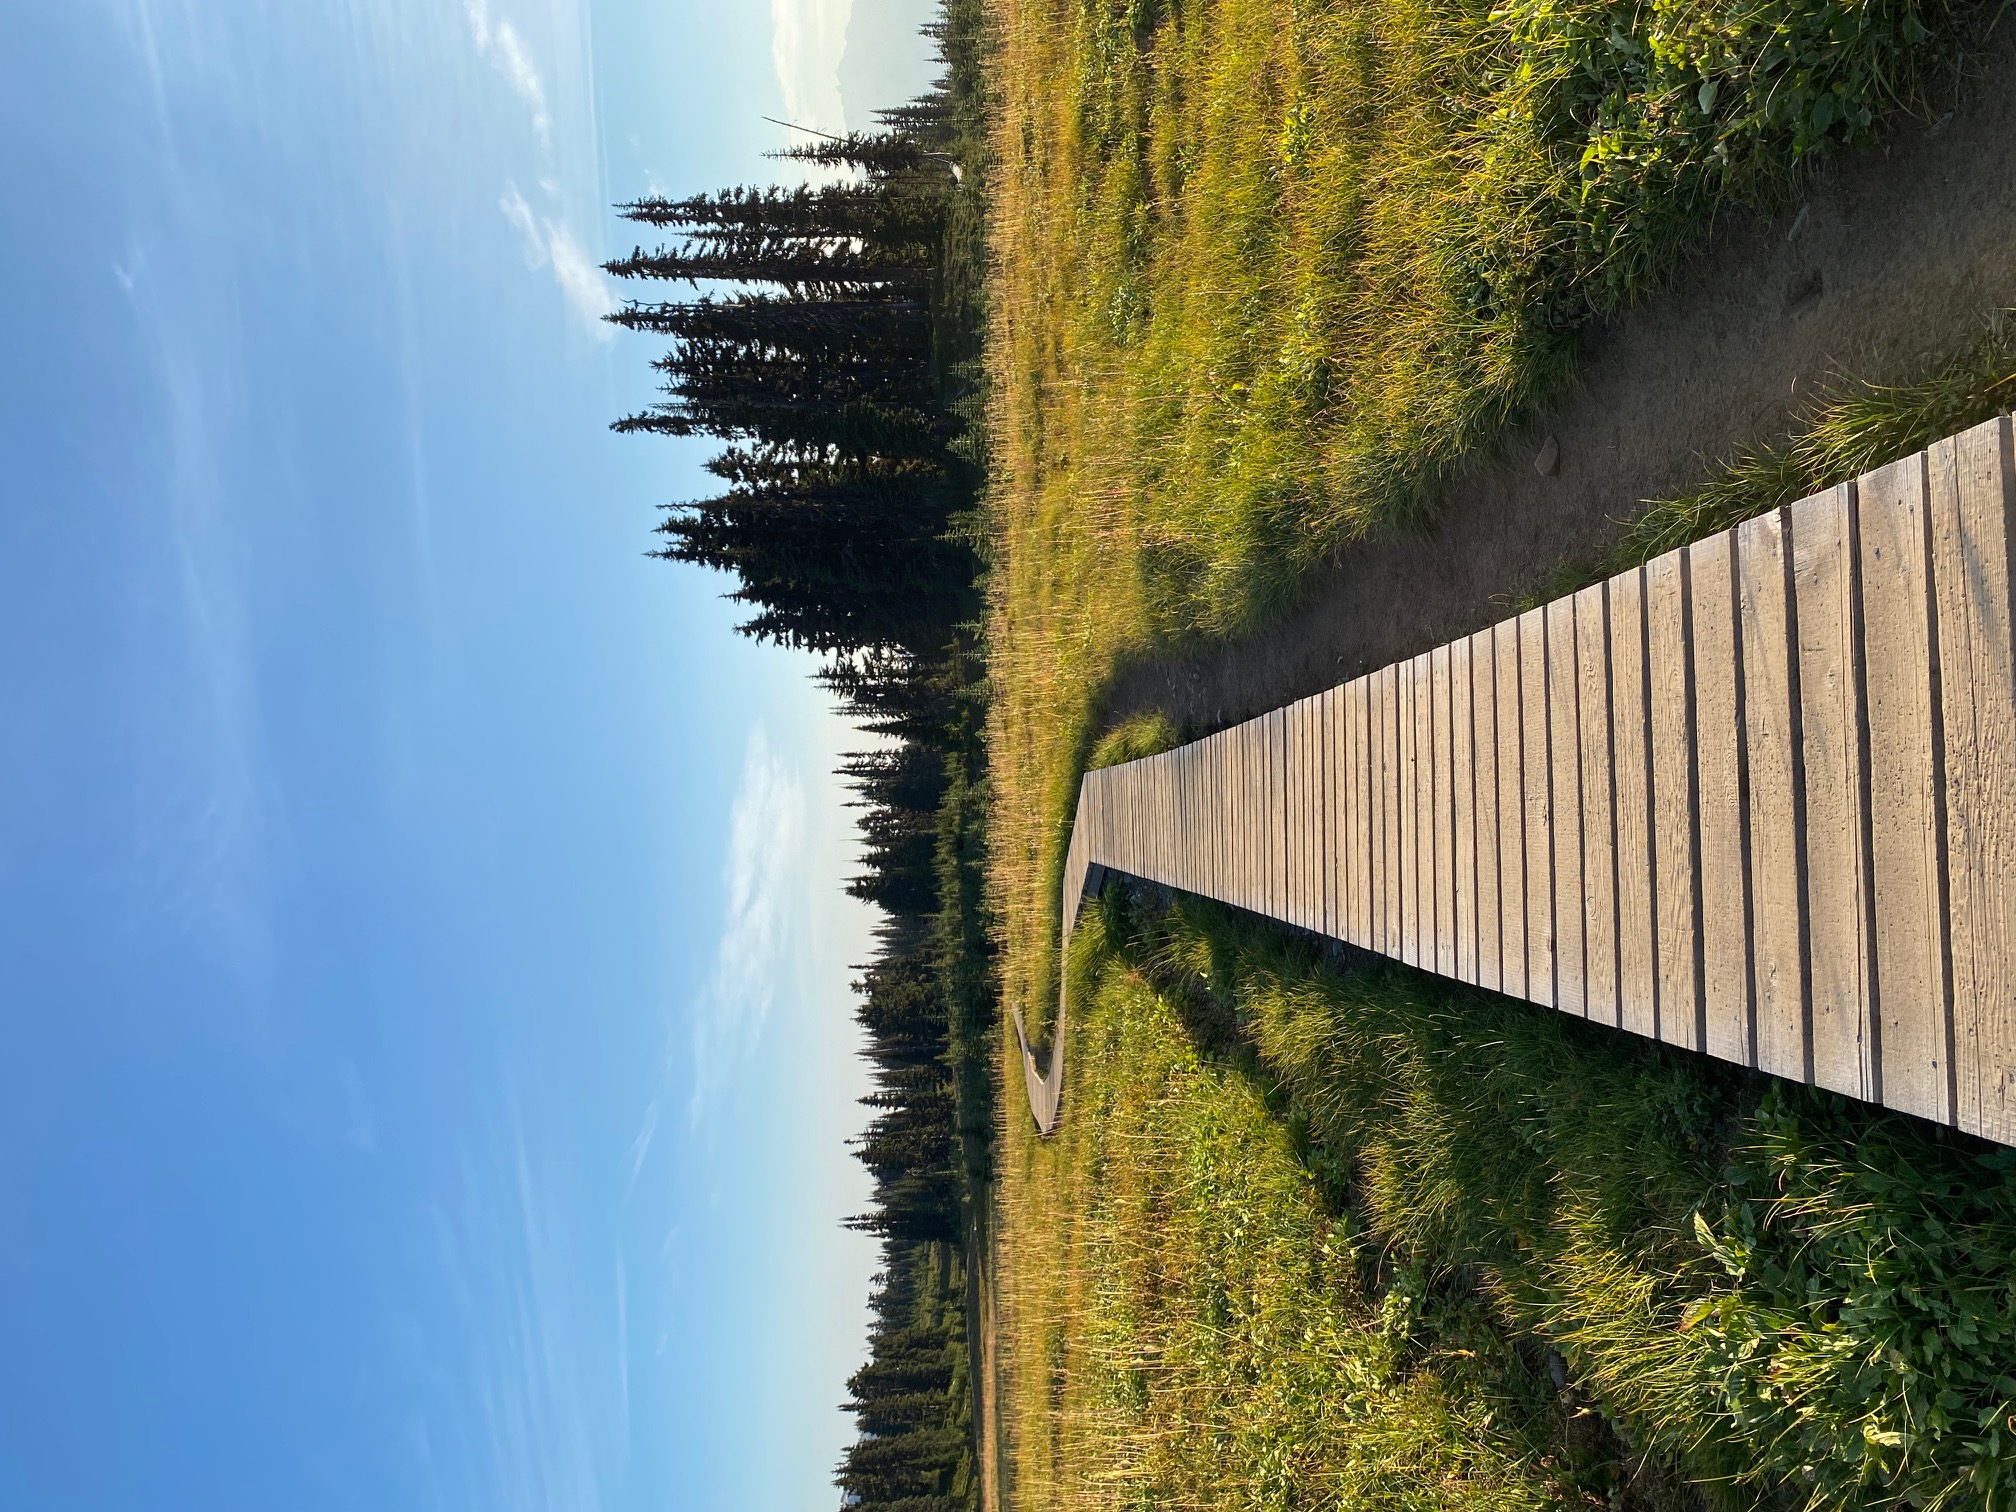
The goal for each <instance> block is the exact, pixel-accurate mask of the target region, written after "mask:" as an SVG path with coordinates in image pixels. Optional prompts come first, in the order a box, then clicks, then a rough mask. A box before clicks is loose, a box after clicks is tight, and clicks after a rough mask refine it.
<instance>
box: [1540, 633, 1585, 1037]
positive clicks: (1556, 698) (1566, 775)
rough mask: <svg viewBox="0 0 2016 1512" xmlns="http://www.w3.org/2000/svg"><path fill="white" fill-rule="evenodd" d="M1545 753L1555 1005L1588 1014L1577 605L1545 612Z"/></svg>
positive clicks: (1570, 1011) (1568, 1011)
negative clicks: (1548, 785)
mask: <svg viewBox="0 0 2016 1512" xmlns="http://www.w3.org/2000/svg"><path fill="white" fill-rule="evenodd" d="M1544 633H1545V636H1546V642H1547V753H1548V780H1549V781H1550V782H1551V784H1552V792H1551V794H1550V796H1549V799H1548V812H1549V813H1550V814H1551V815H1552V818H1553V823H1554V1006H1555V1007H1556V1008H1559V1009H1560V1010H1561V1011H1562V1012H1563V1013H1572V1014H1575V1015H1577V1016H1578V1017H1580V1016H1582V1015H1584V1014H1585V1013H1586V1012H1587V1007H1586V1004H1585V997H1584V995H1585V993H1586V992H1587V990H1588V979H1587V974H1586V973H1587V963H1586V961H1585V959H1584V955H1583V919H1582V912H1583V908H1584V906H1585V900H1584V898H1583V896H1582V729H1581V713H1580V706H1581V683H1580V679H1579V678H1578V677H1577V676H1576V670H1575V601H1574V600H1573V599H1572V598H1564V599H1556V600H1555V601H1554V602H1553V603H1551V604H1549V605H1548V606H1547V608H1546V611H1545V626H1544Z"/></svg>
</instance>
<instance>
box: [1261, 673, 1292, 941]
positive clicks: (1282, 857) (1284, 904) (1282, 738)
mask: <svg viewBox="0 0 2016 1512" xmlns="http://www.w3.org/2000/svg"><path fill="white" fill-rule="evenodd" d="M1261 738H1262V739H1263V740H1264V741H1265V742H1266V744H1267V771H1266V777H1267V893H1268V899H1267V905H1268V906H1267V916H1268V917H1269V918H1272V919H1286V918H1287V917H1288V916H1289V913H1290V911H1291V910H1292V908H1293V902H1292V900H1291V898H1290V896H1289V892H1288V714H1287V711H1286V710H1285V709H1276V710H1275V711H1274V712H1273V713H1272V714H1269V715H1268V716H1267V717H1266V719H1265V720H1264V721H1262V725H1261Z"/></svg>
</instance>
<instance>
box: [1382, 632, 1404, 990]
mask: <svg viewBox="0 0 2016 1512" xmlns="http://www.w3.org/2000/svg"><path fill="white" fill-rule="evenodd" d="M1400 677H1401V667H1400V665H1399V664H1398V663H1396V664H1394V665H1393V666H1390V667H1388V668H1387V669H1386V674H1385V679H1386V687H1385V690H1384V691H1383V693H1382V695H1381V702H1382V708H1381V714H1382V717H1383V718H1384V719H1385V722H1386V724H1385V729H1384V731H1383V732H1382V736H1381V746H1382V749H1381V750H1380V753H1379V755H1380V762H1381V765H1382V768H1383V770H1382V772H1381V775H1380V783H1379V807H1380V810H1381V824H1382V827H1383V836H1382V851H1383V853H1382V854H1381V856H1380V869H1381V875H1380V879H1379V881H1380V908H1381V920H1380V926H1379V927H1380V932H1381V943H1380V946H1379V949H1380V951H1381V952H1382V953H1383V954H1385V955H1390V956H1398V955H1399V954H1400V910H1401V900H1402V888H1401V885H1400V881H1401V879H1400V857H1401V844H1400V818H1401V803H1400V793H1401V786H1400V710H1401V704H1400Z"/></svg>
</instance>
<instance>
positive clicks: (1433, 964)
mask: <svg viewBox="0 0 2016 1512" xmlns="http://www.w3.org/2000/svg"><path fill="white" fill-rule="evenodd" d="M1414 703H1415V711H1414V837H1415V840H1416V842H1417V844H1418V845H1419V846H1420V850H1419V851H1418V853H1417V854H1416V856H1415V865H1414V870H1415V879H1416V880H1415V894H1414V897H1415V907H1416V908H1418V909H1419V910H1420V915H1421V917H1420V926H1419V930H1418V933H1417V940H1418V944H1417V947H1416V948H1417V949H1418V950H1419V952H1420V955H1419V965H1420V967H1421V969H1422V970H1423V971H1439V970H1440V969H1441V968H1440V967H1439V966H1438V965H1437V955H1436V952H1437V949H1438V945H1439V940H1438V935H1439V931H1440V928H1441V917H1440V910H1439V908H1438V906H1437V905H1438V903H1439V901H1440V895H1441V886H1442V883H1441V876H1440V872H1439V869H1438V865H1437V859H1438V858H1437V849H1436V843H1435V842H1436V830H1437V828H1438V826H1437V824H1436V812H1437V808H1438V802H1437V799H1438V796H1439V792H1438V787H1437V776H1436V767H1435V747H1436V745H1437V744H1438V740H1437V728H1436V719H1435V654H1434V652H1432V651H1424V652H1422V653H1421V655H1419V656H1417V657H1416V658H1415V659H1414Z"/></svg>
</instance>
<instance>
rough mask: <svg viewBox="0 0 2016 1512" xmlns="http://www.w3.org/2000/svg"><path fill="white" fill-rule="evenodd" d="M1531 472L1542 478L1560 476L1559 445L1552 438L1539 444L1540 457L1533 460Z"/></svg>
mask: <svg viewBox="0 0 2016 1512" xmlns="http://www.w3.org/2000/svg"><path fill="white" fill-rule="evenodd" d="M1533 471H1535V472H1537V473H1538V474H1540V476H1541V477H1543V478H1558V477H1560V476H1561V443H1560V442H1559V441H1557V440H1555V439H1554V438H1553V437H1552V436H1549V437H1548V438H1547V439H1546V440H1545V441H1542V442H1541V443H1540V455H1539V456H1537V457H1535V458H1534V459H1533Z"/></svg>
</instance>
